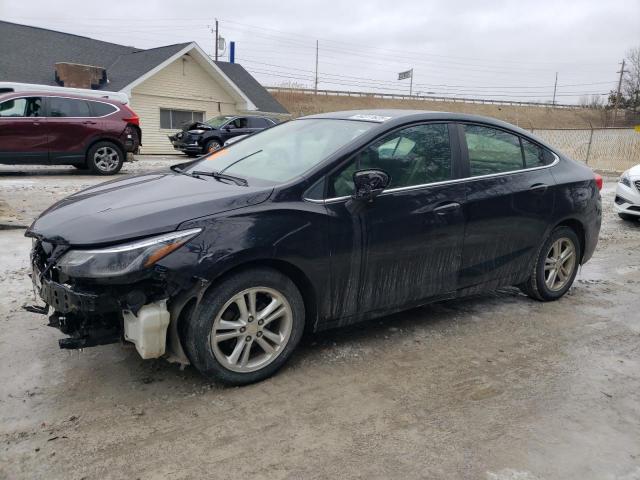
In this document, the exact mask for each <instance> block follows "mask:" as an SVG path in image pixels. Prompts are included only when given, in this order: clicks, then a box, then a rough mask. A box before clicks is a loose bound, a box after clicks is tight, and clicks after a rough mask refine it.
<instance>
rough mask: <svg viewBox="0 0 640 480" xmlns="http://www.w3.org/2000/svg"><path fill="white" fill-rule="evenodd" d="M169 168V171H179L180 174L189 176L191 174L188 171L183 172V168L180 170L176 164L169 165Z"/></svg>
mask: <svg viewBox="0 0 640 480" xmlns="http://www.w3.org/2000/svg"><path fill="white" fill-rule="evenodd" d="M169 169H170V170H171V171H173V172H176V173H181V174H182V175H189V176H191V174H190V173H187V172H185V171H184V170H182V169H181V168H180V167H179V166H178V165H171V166H170V167H169Z"/></svg>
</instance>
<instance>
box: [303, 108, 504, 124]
mask: <svg viewBox="0 0 640 480" xmlns="http://www.w3.org/2000/svg"><path fill="white" fill-rule="evenodd" d="M300 118H330V119H336V120H360V121H364V122H375V123H386V122H390V121H393V120H409V121H413V120H453V121H467V122H482V123H495V124H501V125H504V126H507V127H509V128H513V127H514V125H511V124H508V123H506V122H503V121H501V120H497V119H495V118H491V117H484V116H482V115H471V114H468V113H454V112H436V111H432V110H401V109H371V110H343V111H339V112H327V113H318V114H315V115H307V116H305V117H300Z"/></svg>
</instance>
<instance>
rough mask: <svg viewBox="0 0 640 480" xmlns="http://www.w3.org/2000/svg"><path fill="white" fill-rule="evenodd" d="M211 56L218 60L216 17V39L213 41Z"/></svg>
mask: <svg viewBox="0 0 640 480" xmlns="http://www.w3.org/2000/svg"><path fill="white" fill-rule="evenodd" d="M213 57H214V58H215V60H216V62H217V61H218V19H217V18H216V39H215V40H214V42H213Z"/></svg>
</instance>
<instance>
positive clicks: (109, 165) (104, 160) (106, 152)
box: [93, 147, 120, 172]
mask: <svg viewBox="0 0 640 480" xmlns="http://www.w3.org/2000/svg"><path fill="white" fill-rule="evenodd" d="M93 161H94V163H95V165H96V167H97V168H98V169H99V170H100V171H102V172H112V171H114V170H115V169H117V168H118V165H120V155H119V153H118V152H117V150H115V149H114V148H112V147H100V148H98V149H97V150H96V153H95V154H94V155H93Z"/></svg>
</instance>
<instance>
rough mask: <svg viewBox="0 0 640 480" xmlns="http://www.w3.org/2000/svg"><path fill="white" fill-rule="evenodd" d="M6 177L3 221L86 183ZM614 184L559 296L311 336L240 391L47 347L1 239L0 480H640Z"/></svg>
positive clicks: (455, 304)
mask: <svg viewBox="0 0 640 480" xmlns="http://www.w3.org/2000/svg"><path fill="white" fill-rule="evenodd" d="M180 159H181V157H166V158H157V157H153V158H152V159H143V160H141V161H140V162H138V163H135V164H132V165H127V166H126V167H125V172H126V173H131V172H138V171H145V170H153V169H156V168H160V167H163V166H165V165H167V164H169V163H170V162H172V161H174V162H176V161H179V160H180ZM17 170H18V169H17V168H13V169H12V168H8V167H2V168H1V169H0V206H2V216H1V218H2V219H3V221H2V222H0V223H2V224H4V225H7V224H10V225H14V226H15V225H20V224H28V223H30V222H31V220H32V219H33V217H34V216H35V215H36V214H37V213H39V211H41V210H42V209H44V208H46V206H48V205H49V204H51V203H52V202H53V201H55V200H57V199H59V198H61V197H63V196H65V195H67V194H69V193H71V192H73V191H75V190H78V189H80V188H82V187H85V186H89V185H91V184H94V183H96V182H98V181H99V179H96V178H95V177H90V176H86V175H83V174H81V173H79V172H76V171H73V170H68V169H61V168H55V169H52V168H49V169H45V168H29V169H27V168H22V167H21V168H19V170H20V172H19V173H18V172H17ZM614 189H615V183H614V181H613V179H608V180H607V182H606V183H605V188H604V190H603V197H604V205H605V216H604V224H603V229H602V233H601V239H600V244H599V247H598V250H597V251H596V254H595V256H594V258H593V259H592V260H591V261H590V262H589V263H588V264H587V265H585V266H584V267H583V268H582V269H581V271H580V273H579V275H578V278H577V281H576V283H575V286H574V288H573V289H572V290H571V291H570V292H569V294H568V295H567V296H565V297H564V298H563V299H562V300H560V301H558V302H553V303H546V304H543V303H538V302H535V301H532V300H530V299H528V298H527V297H525V296H523V295H521V294H520V293H519V292H518V291H517V290H515V289H503V290H500V291H498V292H496V293H494V294H491V295H484V296H478V297H473V298H469V299H465V300H458V301H450V302H442V303H437V304H435V305H431V306H428V307H424V308H419V309H415V310H411V311H408V312H405V313H401V314H397V315H393V316H390V317H386V318H384V319H381V320H377V321H374V322H371V323H368V324H363V325H357V326H352V327H349V328H344V329H340V330H334V331H329V332H325V333H322V334H319V335H311V336H309V337H308V338H306V339H304V341H303V344H302V345H301V347H300V348H299V349H298V351H297V353H296V354H294V356H293V358H292V360H291V361H290V362H289V364H288V365H287V366H286V367H285V368H284V369H283V370H282V371H281V372H280V373H279V374H278V375H276V376H275V377H274V378H272V379H270V380H267V381H265V382H262V383H260V384H256V385H252V386H249V387H243V388H223V387H221V386H219V385H215V384H209V383H208V382H206V381H205V380H203V379H202V378H201V377H200V376H199V375H198V374H197V373H196V372H195V371H194V370H193V369H191V368H187V369H185V370H180V369H179V368H178V367H177V366H176V365H170V364H168V363H166V362H164V361H161V360H158V361H142V360H141V359H140V358H139V357H138V356H137V354H136V352H135V349H134V348H132V347H131V348H129V347H125V346H121V345H108V346H104V347H98V348H92V349H87V350H85V351H84V352H82V353H75V352H74V353H71V354H70V353H68V352H65V351H61V350H59V349H58V346H57V341H56V340H57V338H60V337H61V334H60V333H59V332H57V331H56V330H53V329H51V328H48V327H46V326H45V325H44V324H45V323H46V321H45V319H44V317H42V316H39V315H35V314H31V313H26V312H24V311H22V310H21V309H20V306H21V305H22V304H23V303H24V302H29V301H30V300H31V299H32V298H33V294H32V293H31V290H30V282H29V279H28V278H27V272H28V251H29V248H30V242H29V241H28V240H27V239H25V238H24V237H23V236H22V234H23V230H21V229H11V230H2V231H0V282H1V284H0V289H1V290H2V292H3V296H2V300H1V301H0V326H1V327H2V328H1V329H0V365H1V366H2V367H1V368H0V385H1V387H0V439H1V441H2V444H1V446H0V478H11V479H13V478H47V479H51V478H64V479H80V478H100V479H108V478H141V479H151V478H176V479H187V478H202V477H209V478H218V477H220V478H265V479H266V478H268V479H279V478H291V479H299V478H305V479H306V478H311V479H315V478H317V479H323V478H381V479H382V478H385V479H386V478H406V479H413V478H416V479H417V478H430V479H438V478H442V479H451V478H481V479H482V478H485V479H489V480H498V479H514V480H515V479H518V480H532V479H580V480H582V479H625V480H632V479H640V346H639V344H640V315H638V313H637V312H638V311H640V295H639V293H640V258H639V257H638V252H639V251H640V222H638V223H635V224H632V223H626V222H623V221H621V220H620V219H618V217H617V216H616V215H615V214H614V212H613V208H612V199H613V192H614ZM5 228H6V227H5Z"/></svg>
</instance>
